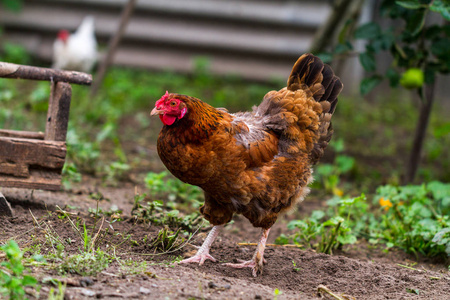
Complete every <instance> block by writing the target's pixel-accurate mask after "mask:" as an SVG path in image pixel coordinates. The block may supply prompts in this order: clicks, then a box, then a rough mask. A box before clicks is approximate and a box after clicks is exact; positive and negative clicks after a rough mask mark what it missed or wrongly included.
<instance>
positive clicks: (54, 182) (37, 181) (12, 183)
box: [0, 169, 61, 191]
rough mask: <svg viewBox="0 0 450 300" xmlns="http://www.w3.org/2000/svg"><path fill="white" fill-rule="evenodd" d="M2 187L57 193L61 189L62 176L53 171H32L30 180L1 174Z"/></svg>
mask: <svg viewBox="0 0 450 300" xmlns="http://www.w3.org/2000/svg"><path fill="white" fill-rule="evenodd" d="M0 186H2V187H14V188H26V189H39V190H50V191H57V190H60V189H61V174H60V173H58V172H56V171H51V170H33V169H32V170H30V176H29V177H28V178H17V177H14V176H8V175H4V174H0Z"/></svg>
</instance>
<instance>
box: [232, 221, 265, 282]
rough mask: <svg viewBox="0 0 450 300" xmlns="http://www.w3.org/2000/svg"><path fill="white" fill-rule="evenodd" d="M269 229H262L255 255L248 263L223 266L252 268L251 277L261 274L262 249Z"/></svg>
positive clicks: (263, 260) (263, 261)
mask: <svg viewBox="0 0 450 300" xmlns="http://www.w3.org/2000/svg"><path fill="white" fill-rule="evenodd" d="M269 231H270V228H269V229H263V230H262V233H261V238H260V239H259V242H258V246H257V247H256V251H255V254H254V255H253V257H252V259H251V260H249V261H243V262H241V263H240V264H232V263H226V264H224V265H225V266H229V267H233V268H238V269H241V268H252V274H253V277H256V276H257V275H258V274H262V270H263V263H265V259H264V249H265V248H266V242H267V237H268V236H269Z"/></svg>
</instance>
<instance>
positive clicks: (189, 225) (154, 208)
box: [131, 194, 202, 232]
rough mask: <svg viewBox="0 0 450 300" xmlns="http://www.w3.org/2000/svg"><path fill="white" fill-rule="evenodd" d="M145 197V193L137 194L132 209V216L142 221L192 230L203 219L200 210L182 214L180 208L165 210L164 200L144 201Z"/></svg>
mask: <svg viewBox="0 0 450 300" xmlns="http://www.w3.org/2000/svg"><path fill="white" fill-rule="evenodd" d="M145 199H146V195H145V194H143V195H139V194H137V195H136V196H135V198H134V205H133V209H132V211H131V214H132V216H134V217H135V218H136V219H137V220H139V221H140V222H150V223H152V224H155V225H167V226H169V227H172V228H178V227H179V228H182V229H184V230H187V231H189V232H192V231H193V230H194V227H195V226H197V225H199V224H200V222H201V221H202V218H201V217H200V213H198V212H193V213H192V214H189V215H185V216H181V215H180V212H179V211H178V210H175V209H174V210H170V211H166V210H164V209H163V206H164V205H163V202H162V201H160V200H154V201H147V202H146V203H143V202H144V200H145Z"/></svg>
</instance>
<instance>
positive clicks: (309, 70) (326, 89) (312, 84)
mask: <svg viewBox="0 0 450 300" xmlns="http://www.w3.org/2000/svg"><path fill="white" fill-rule="evenodd" d="M304 85H306V86H307V87H308V88H309V90H310V91H311V93H312V95H313V97H314V99H315V100H316V101H318V102H319V103H320V104H321V105H322V114H321V115H320V116H319V118H320V127H319V140H318V141H317V143H315V144H314V149H313V151H312V152H311V155H310V158H311V162H312V163H316V162H317V161H318V160H319V158H320V157H322V156H323V151H324V150H325V148H326V147H327V145H328V143H329V141H330V140H331V136H332V135H333V127H332V126H331V116H332V115H333V113H334V111H335V109H336V105H337V102H338V98H337V97H338V95H339V93H340V92H341V91H342V88H343V85H342V82H341V80H340V79H339V77H337V76H335V75H334V72H333V70H332V69H331V67H330V66H328V65H325V64H324V63H323V62H322V61H321V60H320V59H319V58H318V57H316V56H314V55H312V54H309V53H307V54H303V55H302V56H301V57H300V58H299V59H298V60H297V62H296V63H295V65H294V67H293V68H292V71H291V75H290V76H289V79H288V82H287V88H288V89H289V90H292V91H295V90H297V89H299V88H302V86H304Z"/></svg>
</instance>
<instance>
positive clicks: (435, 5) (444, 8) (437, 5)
mask: <svg viewBox="0 0 450 300" xmlns="http://www.w3.org/2000/svg"><path fill="white" fill-rule="evenodd" d="M445 2H447V3H445ZM430 10H432V11H434V12H437V13H440V14H441V15H442V16H443V17H444V19H446V20H447V21H450V4H449V3H448V1H443V0H434V1H433V2H432V4H431V6H430Z"/></svg>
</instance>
